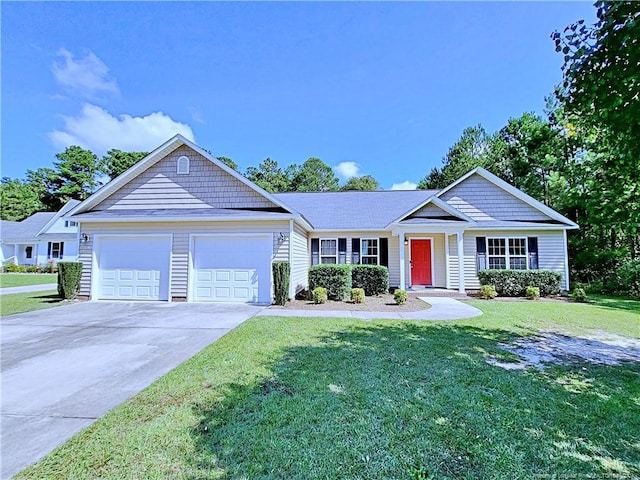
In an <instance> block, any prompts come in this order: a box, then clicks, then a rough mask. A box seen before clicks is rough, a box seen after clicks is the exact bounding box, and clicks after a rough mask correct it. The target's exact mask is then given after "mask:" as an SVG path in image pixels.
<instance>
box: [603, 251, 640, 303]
mask: <svg viewBox="0 0 640 480" xmlns="http://www.w3.org/2000/svg"><path fill="white" fill-rule="evenodd" d="M603 287H604V292H605V293H612V294H614V295H622V296H628V297H632V298H640V259H635V260H629V261H628V262H625V263H623V264H622V265H621V266H620V267H618V268H617V269H616V270H615V272H614V273H613V275H611V276H610V277H609V278H607V279H606V280H605V282H604V286H603Z"/></svg>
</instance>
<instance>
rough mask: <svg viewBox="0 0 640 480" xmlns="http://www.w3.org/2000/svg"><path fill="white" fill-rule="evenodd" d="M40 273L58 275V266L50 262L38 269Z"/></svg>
mask: <svg viewBox="0 0 640 480" xmlns="http://www.w3.org/2000/svg"><path fill="white" fill-rule="evenodd" d="M38 272H39V273H57V272H58V266H57V265H56V264H55V262H54V261H53V260H49V261H48V262H47V263H46V264H45V265H42V266H39V267H38Z"/></svg>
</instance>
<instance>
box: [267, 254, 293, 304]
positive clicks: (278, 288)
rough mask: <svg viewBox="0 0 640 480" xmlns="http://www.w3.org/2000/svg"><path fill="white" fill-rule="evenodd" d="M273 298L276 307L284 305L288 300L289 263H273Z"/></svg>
mask: <svg viewBox="0 0 640 480" xmlns="http://www.w3.org/2000/svg"><path fill="white" fill-rule="evenodd" d="M271 269H272V270H273V297H274V303H275V304H276V305H285V304H286V303H287V300H288V299H289V276H290V271H291V269H290V266H289V262H273V264H272V266H271Z"/></svg>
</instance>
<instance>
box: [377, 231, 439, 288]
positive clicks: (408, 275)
mask: <svg viewBox="0 0 640 480" xmlns="http://www.w3.org/2000/svg"><path fill="white" fill-rule="evenodd" d="M394 238H397V241H396V245H398V243H397V242H399V241H400V239H399V237H394ZM405 238H406V239H407V240H409V241H411V239H422V238H431V239H432V241H433V258H432V259H431V262H432V263H433V278H432V279H431V281H432V282H433V286H434V287H436V288H446V286H447V274H446V254H445V249H444V248H445V247H444V241H445V240H444V235H443V234H442V233H433V234H420V235H406V236H405ZM398 246H399V245H398ZM396 248H397V247H396ZM389 250H391V249H389ZM396 251H397V250H396ZM404 260H405V266H404V272H405V285H407V287H410V286H411V249H410V246H409V245H406V246H404ZM399 261H400V258H399V257H398V263H399ZM398 277H399V275H398Z"/></svg>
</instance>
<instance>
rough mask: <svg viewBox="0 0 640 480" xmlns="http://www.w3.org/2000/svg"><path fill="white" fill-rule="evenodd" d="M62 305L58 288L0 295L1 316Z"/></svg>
mask: <svg viewBox="0 0 640 480" xmlns="http://www.w3.org/2000/svg"><path fill="white" fill-rule="evenodd" d="M58 305H62V298H61V297H60V296H59V295H58V292H57V291H56V290H47V291H44V292H26V293H10V294H6V295H2V296H0V316H2V317H6V316H7V315H14V314H16V313H25V312H31V311H33V310H42V309H44V308H51V307H56V306H58Z"/></svg>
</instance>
